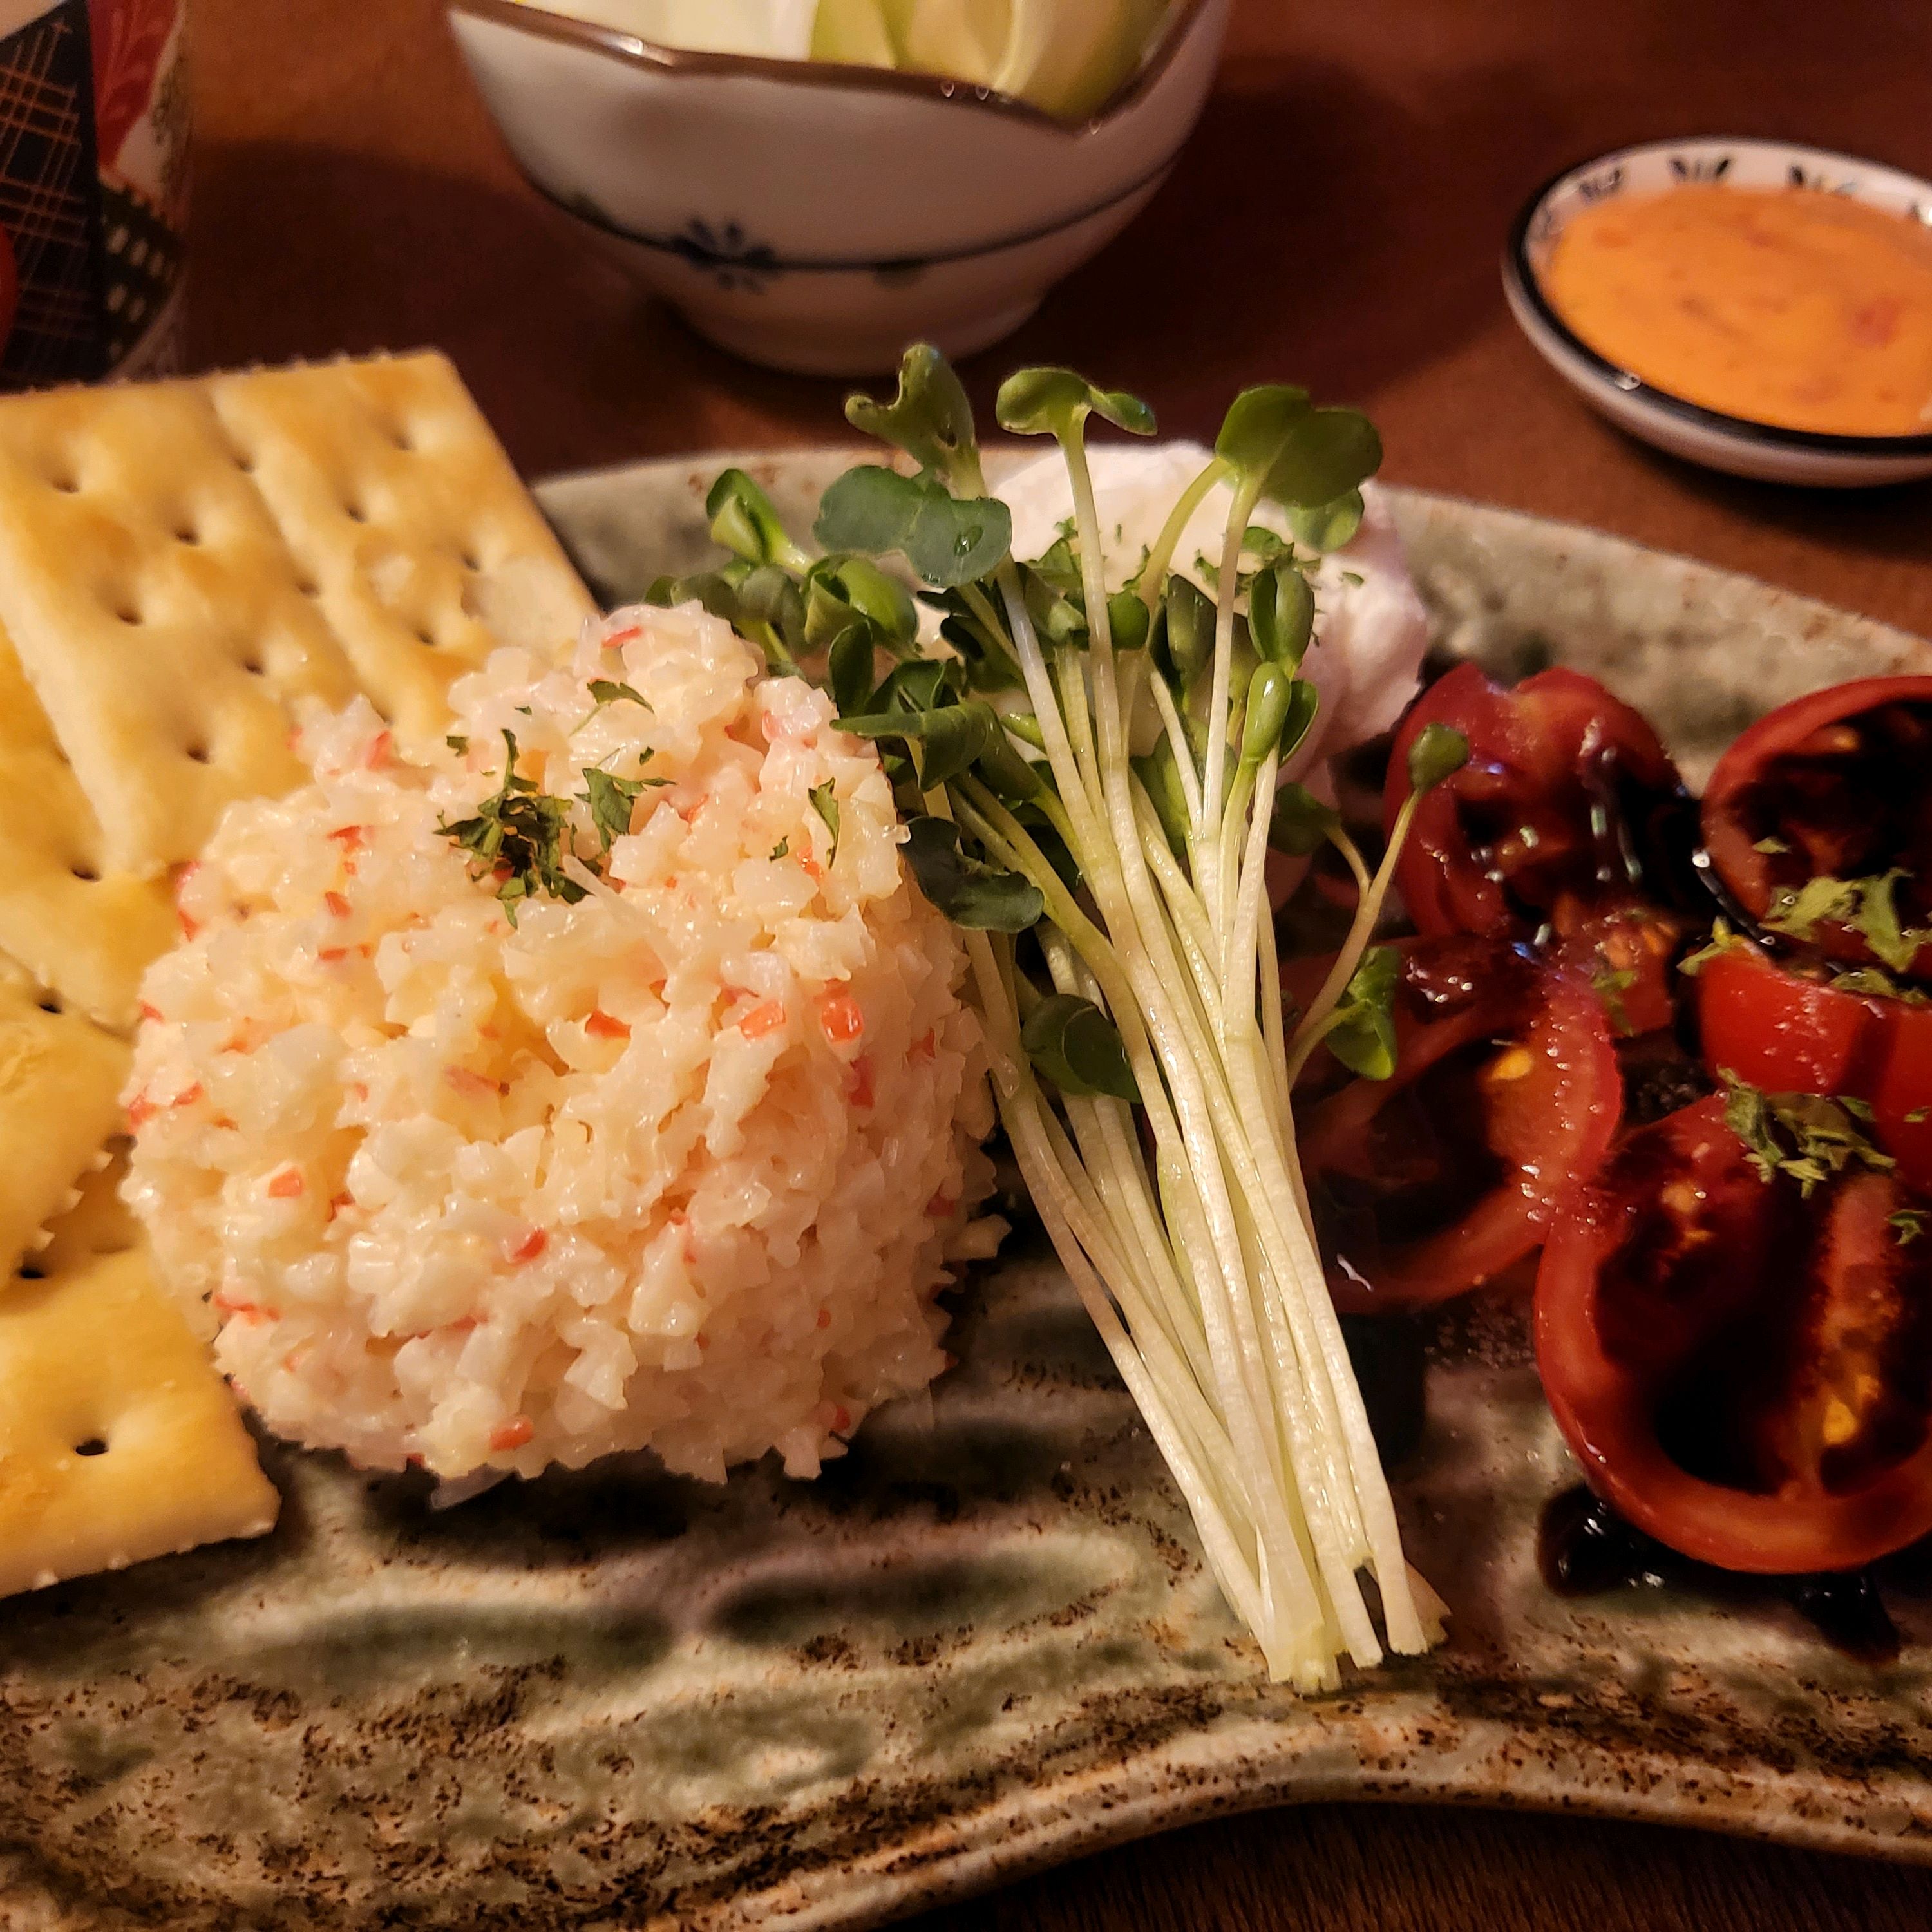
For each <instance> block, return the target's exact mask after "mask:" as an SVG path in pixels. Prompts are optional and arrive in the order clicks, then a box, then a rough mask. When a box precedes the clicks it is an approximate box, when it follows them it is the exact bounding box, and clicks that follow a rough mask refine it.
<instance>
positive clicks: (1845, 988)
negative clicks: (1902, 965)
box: [1832, 966, 1932, 1007]
mask: <svg viewBox="0 0 1932 1932" xmlns="http://www.w3.org/2000/svg"><path fill="white" fill-rule="evenodd" d="M1832 986H1834V987H1835V989H1837V990H1838V992H1841V993H1863V994H1867V995H1873V996H1875V997H1876V998H1879V999H1881V1000H1900V1001H1903V1002H1904V1004H1906V1005H1907V1006H1908V1007H1923V1006H1928V1005H1932V996H1928V995H1926V994H1924V993H1922V992H1920V991H1919V989H1918V988H1917V987H1916V986H1900V984H1899V983H1898V982H1897V980H1894V978H1893V977H1891V974H1889V973H1887V972H1885V971H1882V970H1881V969H1880V968H1878V967H1876V966H1853V967H1849V968H1847V969H1846V971H1843V972H1842V973H1834V974H1832Z"/></svg>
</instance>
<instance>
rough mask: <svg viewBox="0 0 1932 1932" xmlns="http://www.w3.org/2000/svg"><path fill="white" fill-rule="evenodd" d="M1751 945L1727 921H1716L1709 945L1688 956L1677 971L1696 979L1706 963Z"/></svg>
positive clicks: (1714, 920) (1714, 921)
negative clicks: (1736, 948)
mask: <svg viewBox="0 0 1932 1932" xmlns="http://www.w3.org/2000/svg"><path fill="white" fill-rule="evenodd" d="M1750 944H1751V941H1749V940H1748V939H1747V938H1745V935H1743V934H1742V933H1741V932H1735V931H1733V929H1732V927H1731V926H1730V922H1728V921H1727V920H1725V919H1713V920H1712V922H1711V937H1710V940H1709V943H1708V944H1705V945H1703V946H1700V947H1698V949H1697V951H1696V952H1695V953H1690V954H1688V955H1687V956H1685V959H1684V960H1683V961H1682V963H1681V964H1680V965H1679V967H1678V968H1677V970H1678V971H1679V972H1680V973H1688V974H1690V975H1691V977H1692V978H1693V979H1695V978H1696V977H1697V974H1698V972H1699V971H1700V970H1701V969H1702V968H1703V966H1704V965H1706V962H1709V961H1710V960H1712V959H1716V958H1717V957H1718V955H1719V954H1720V953H1729V952H1730V951H1732V950H1733V948H1735V947H1740V946H1742V947H1749V946H1750Z"/></svg>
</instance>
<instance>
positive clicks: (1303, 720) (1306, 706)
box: [1281, 677, 1322, 765]
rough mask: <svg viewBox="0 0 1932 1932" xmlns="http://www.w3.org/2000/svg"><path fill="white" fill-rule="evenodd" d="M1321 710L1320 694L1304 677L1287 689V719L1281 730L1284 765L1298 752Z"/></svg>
mask: <svg viewBox="0 0 1932 1932" xmlns="http://www.w3.org/2000/svg"><path fill="white" fill-rule="evenodd" d="M1321 708H1322V694H1321V692H1320V691H1318V690H1316V688H1315V687H1314V685H1312V684H1310V682H1308V680H1307V679H1306V678H1305V677H1298V678H1297V679H1295V682H1294V683H1293V684H1292V685H1291V686H1290V687H1289V694H1288V718H1287V721H1286V723H1284V724H1283V726H1282V727H1281V762H1282V763H1283V764H1284V765H1286V763H1288V761H1289V759H1291V758H1292V757H1294V756H1295V753H1296V752H1297V751H1300V750H1301V745H1302V741H1303V740H1304V739H1305V738H1307V736H1308V734H1309V733H1310V732H1311V731H1312V730H1314V728H1315V718H1316V713H1317V712H1319V710H1320V709H1321Z"/></svg>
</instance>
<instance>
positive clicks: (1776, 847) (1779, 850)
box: [1751, 838, 1791, 859]
mask: <svg viewBox="0 0 1932 1932" xmlns="http://www.w3.org/2000/svg"><path fill="white" fill-rule="evenodd" d="M1751 850H1753V851H1754V852H1762V853H1763V854H1764V855H1765V856H1766V858H1767V859H1776V858H1779V857H1781V856H1783V855H1784V853H1787V852H1789V851H1790V850H1791V847H1790V846H1789V845H1787V844H1785V842H1784V840H1783V839H1782V838H1760V840H1759V841H1757V844H1755V845H1754V846H1753V847H1751Z"/></svg>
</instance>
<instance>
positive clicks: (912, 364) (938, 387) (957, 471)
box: [821, 342, 983, 549]
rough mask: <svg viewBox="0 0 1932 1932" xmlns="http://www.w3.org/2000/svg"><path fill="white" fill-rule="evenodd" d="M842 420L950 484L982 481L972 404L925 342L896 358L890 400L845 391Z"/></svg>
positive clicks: (973, 485)
mask: <svg viewBox="0 0 1932 1932" xmlns="http://www.w3.org/2000/svg"><path fill="white" fill-rule="evenodd" d="M845 420H846V421H847V422H849V423H850V425H852V427H853V428H854V429H856V430H857V431H859V432H860V434H862V435H865V436H874V437H877V438H878V439H879V440H880V442H882V443H891V444H892V445H893V446H894V447H895V448H896V449H902V450H904V452H906V454H907V455H908V456H910V458H912V459H913V461H914V462H915V463H917V464H918V465H919V467H920V468H921V469H930V470H932V471H934V472H936V473H937V474H938V475H942V476H944V477H946V478H948V479H949V480H950V481H951V482H952V483H953V485H954V486H955V487H960V488H972V489H978V488H980V487H983V485H982V484H980V481H979V469H980V446H979V441H978V438H977V436H976V434H975V433H974V428H973V405H972V404H971V403H970V402H968V401H967V399H966V391H965V387H964V386H962V383H961V382H960V380H959V377H958V376H956V374H954V373H953V365H952V364H951V363H950V362H947V359H946V358H945V357H944V356H942V355H941V353H939V351H938V350H937V349H935V348H934V347H932V345H931V344H929V343H924V342H919V343H915V344H913V347H911V348H910V349H908V350H907V351H906V353H905V354H904V356H903V357H902V358H901V360H900V363H899V392H898V395H897V396H896V397H895V398H894V399H893V401H892V402H890V403H889V404H884V403H878V402H875V401H874V400H873V399H872V398H871V397H870V396H865V395H853V396H848V397H847V398H846V400H845ZM821 541H822V539H821ZM826 547H827V548H828V549H830V548H834V547H842V546H835V545H831V544H828V545H826ZM852 547H853V548H854V549H858V548H862V547H863V546H862V545H858V544H854V545H853V546H852Z"/></svg>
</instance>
